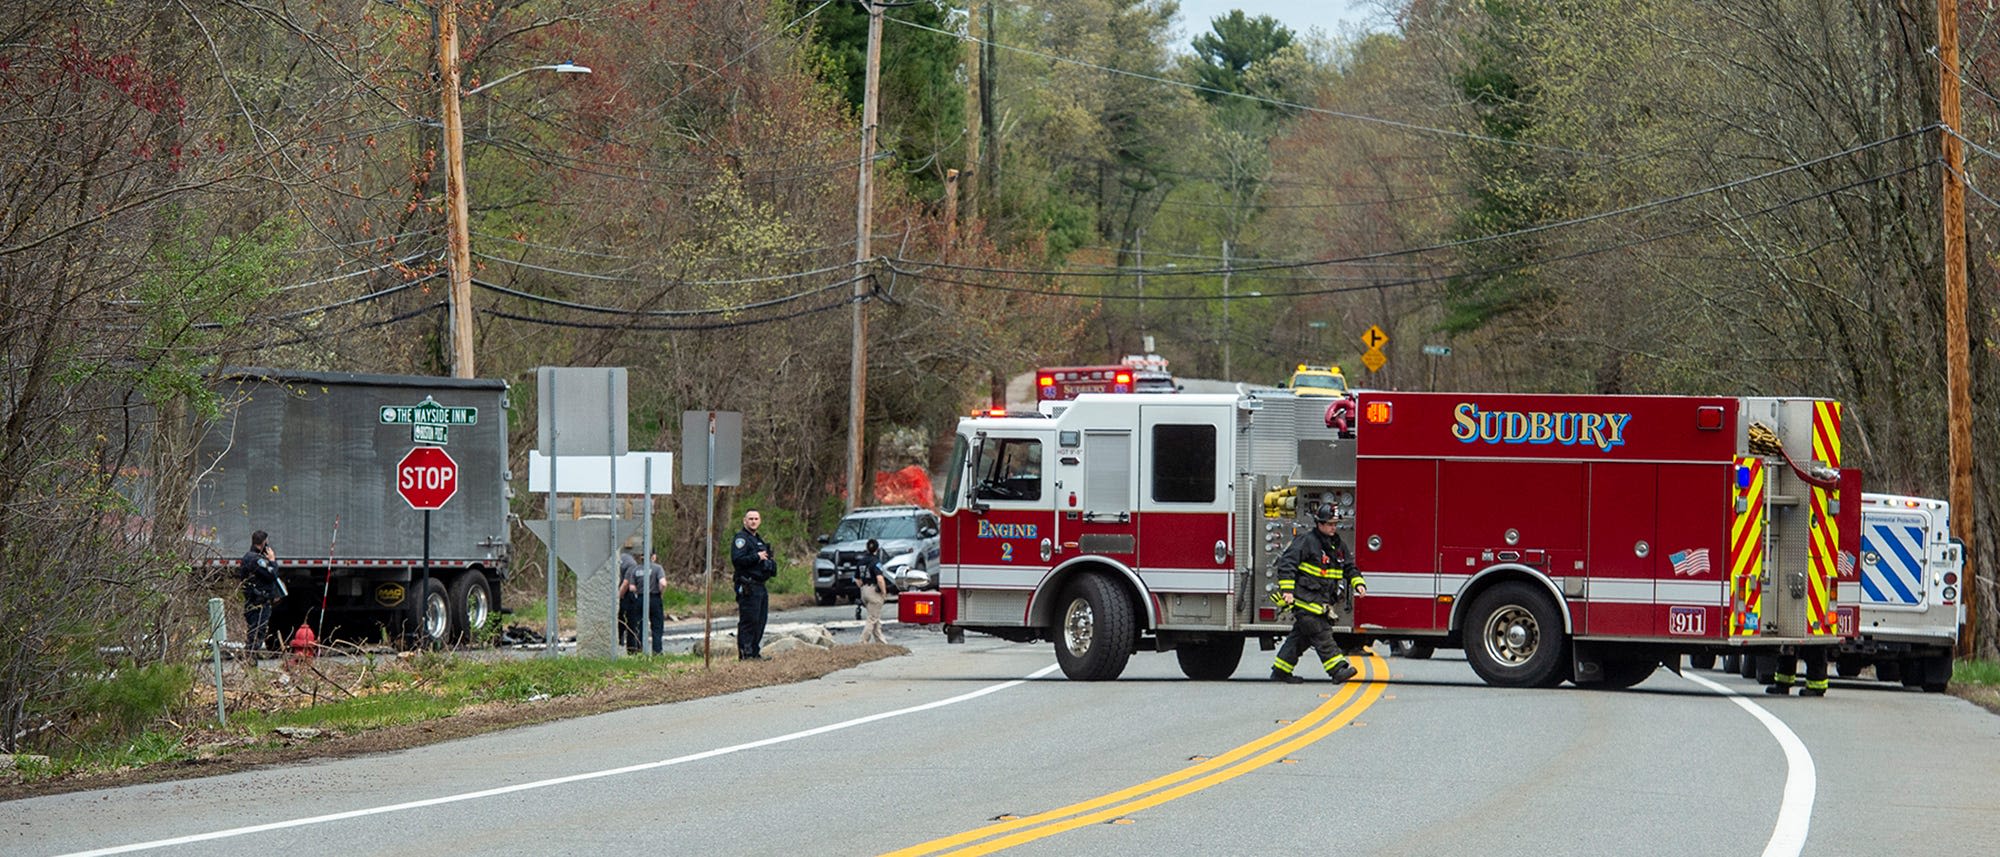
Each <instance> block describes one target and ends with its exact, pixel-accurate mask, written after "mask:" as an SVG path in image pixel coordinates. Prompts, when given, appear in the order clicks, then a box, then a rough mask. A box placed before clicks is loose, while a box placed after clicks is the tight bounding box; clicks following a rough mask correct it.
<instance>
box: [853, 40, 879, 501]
mask: <svg viewBox="0 0 2000 857" xmlns="http://www.w3.org/2000/svg"><path fill="white" fill-rule="evenodd" d="M881 86H882V7H881V6H879V5H876V4H875V3H874V2H873V0H870V2H869V3H868V74H867V84H866V87H865V88H864V89H863V90H862V93H861V166H860V169H858V170H856V171H855V173H856V174H857V175H858V176H859V178H858V179H857V180H856V187H855V194H854V331H853V332H854V337H853V338H854V343H853V346H852V347H853V352H852V353H851V354H850V355H849V367H850V368H849V372H848V377H847V382H848V399H847V510H848V511H850V512H851V511H854V507H855V506H858V505H861V491H862V477H863V476H864V475H865V474H863V473H862V470H863V468H865V467H866V466H867V460H868V459H867V456H865V455H863V454H862V453H863V451H864V447H866V446H867V444H868V420H867V415H868V277H867V274H868V258H869V256H870V255H871V251H870V250H869V248H868V240H869V230H870V229H871V228H872V224H873V221H874V217H875V189H874V183H873V179H874V174H875V109H876V106H877V105H876V102H877V101H878V98H877V94H878V93H879V92H880V91H881Z"/></svg>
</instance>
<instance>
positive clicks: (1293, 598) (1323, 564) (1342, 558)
mask: <svg viewBox="0 0 2000 857" xmlns="http://www.w3.org/2000/svg"><path fill="white" fill-rule="evenodd" d="M1312 514H1313V528H1312V529H1310V530H1307V531H1306V532H1303V533H1300V534H1299V537H1298V538H1296V539H1293V540H1292V544H1291V546H1290V547H1287V548H1285V552H1284V553H1283V554H1280V555H1279V556H1278V595H1279V597H1280V599H1281V600H1282V601H1283V602H1284V604H1285V606H1287V607H1289V608H1291V611H1292V632H1291V633H1290V634H1287V635H1285V642H1284V645H1282V646H1279V647H1278V659H1277V661H1276V662H1275V663H1273V664H1271V680H1272V681H1282V682H1286V683H1288V684H1302V683H1304V682H1305V679H1303V678H1300V677H1298V676H1296V675H1293V674H1292V671H1293V669H1294V668H1296V667H1297V666H1298V658H1299V655H1301V654H1304V653H1305V650H1306V647H1307V646H1308V645H1310V646H1311V647H1312V649H1313V651H1315V652H1318V653H1319V660H1320V664H1321V665H1322V666H1324V667H1326V673H1327V676H1328V677H1329V678H1332V679H1333V683H1334V684H1340V683H1342V682H1345V681H1347V680H1348V679H1350V678H1353V677H1354V676H1355V675H1357V674H1358V673H1359V672H1360V671H1359V670H1356V669H1355V668H1354V665H1353V664H1350V663H1348V662H1347V655H1345V654H1342V653H1341V651H1340V646H1339V644H1337V643H1336V642H1335V641H1334V639H1333V620H1334V616H1335V614H1336V609H1337V606H1338V604H1339V602H1340V601H1342V600H1343V599H1344V598H1345V597H1346V595H1347V592H1346V590H1347V584H1348V583H1349V582H1350V581H1349V579H1348V575H1349V572H1351V571H1352V570H1353V568H1354V559H1353V557H1352V556H1351V555H1350V554H1348V552H1347V544H1346V543H1344V542H1342V541H1341V540H1340V536H1339V534H1337V533H1335V532H1334V521H1335V518H1334V513H1333V507H1332V506H1330V505H1323V506H1320V507H1318V508H1316V509H1314V510H1313V513H1312ZM1351 582H1352V583H1353V585H1354V591H1355V594H1357V595H1358V594H1363V593H1366V592H1367V591H1368V586H1367V584H1366V583H1365V582H1363V581H1362V579H1361V576H1360V575H1359V574H1355V575H1354V576H1353V578H1352V581H1351Z"/></svg>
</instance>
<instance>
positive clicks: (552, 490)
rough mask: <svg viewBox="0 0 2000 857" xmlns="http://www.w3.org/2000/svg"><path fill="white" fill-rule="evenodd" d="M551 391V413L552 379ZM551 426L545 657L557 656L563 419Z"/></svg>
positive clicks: (552, 405) (552, 408) (551, 398)
mask: <svg viewBox="0 0 2000 857" xmlns="http://www.w3.org/2000/svg"><path fill="white" fill-rule="evenodd" d="M547 387H548V393H549V413H551V414H558V413H561V411H558V410H556V384H555V383H554V382H553V379H551V383H549V384H548V385H547ZM551 423H552V424H551V425H550V426H549V635H548V639H547V641H546V643H547V646H548V648H546V649H543V650H542V655H543V656H544V657H550V658H553V657H555V656H556V545H557V544H558V541H557V535H556V518H558V517H560V516H559V515H557V514H556V457H557V455H558V454H559V453H560V451H561V449H562V421H561V420H551Z"/></svg>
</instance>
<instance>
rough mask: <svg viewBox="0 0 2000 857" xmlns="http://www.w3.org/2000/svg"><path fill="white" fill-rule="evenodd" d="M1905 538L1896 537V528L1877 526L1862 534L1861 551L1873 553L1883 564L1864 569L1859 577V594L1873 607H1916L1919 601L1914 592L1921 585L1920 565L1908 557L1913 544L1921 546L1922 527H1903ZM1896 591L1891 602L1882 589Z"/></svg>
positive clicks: (1910, 555) (1879, 563)
mask: <svg viewBox="0 0 2000 857" xmlns="http://www.w3.org/2000/svg"><path fill="white" fill-rule="evenodd" d="M1902 529H1903V531H1904V535H1903V536H1902V537H1899V536H1898V534H1897V532H1896V528H1895V527H1892V526H1887V525H1882V524H1877V525H1875V526H1874V527H1873V528H1872V531H1871V532H1867V533H1864V534H1863V537H1862V539H1861V549H1862V550H1863V551H1868V552H1873V553H1874V554H1875V555H1876V556H1878V557H1881V558H1882V561H1881V562H1878V563H1875V564H1874V565H1873V566H1872V567H1870V568H1868V569H1865V570H1864V573H1863V574H1862V575H1861V592H1862V594H1863V595H1864V596H1866V598H1867V600H1869V601H1873V602H1876V603H1891V604H1918V603H1921V601H1922V598H1921V596H1920V595H1919V594H1918V592H1917V590H1918V589H1921V587H1922V585H1923V564H1922V563H1921V562H1919V561H1918V559H1917V557H1916V556H1915V555H1913V554H1911V553H1910V547H1911V545H1913V544H1922V543H1923V540H1924V530H1923V528H1922V527H1903V528H1902ZM1885 584H1886V585H1887V586H1888V587H1890V588H1892V589H1894V590H1895V597H1894V598H1890V597H1888V596H1887V595H1886V594H1885V593H1884V592H1883V588H1882V587H1883V586H1884V585H1885Z"/></svg>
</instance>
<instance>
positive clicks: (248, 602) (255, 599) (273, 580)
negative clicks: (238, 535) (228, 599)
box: [236, 530, 285, 660]
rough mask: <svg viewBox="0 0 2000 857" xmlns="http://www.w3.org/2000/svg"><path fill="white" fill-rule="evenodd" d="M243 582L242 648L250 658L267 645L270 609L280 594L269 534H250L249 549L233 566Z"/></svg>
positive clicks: (273, 550) (265, 648)
mask: <svg viewBox="0 0 2000 857" xmlns="http://www.w3.org/2000/svg"><path fill="white" fill-rule="evenodd" d="M236 576H237V577H238V578H239V579H240V580H242V581H243V625H244V628H245V629H246V631H247V632H248V633H246V634H245V635H244V638H243V651H244V652H245V653H246V654H248V655H249V656H250V658H251V659H252V660H255V659H256V658H257V653H258V652H260V651H274V650H275V649H273V648H271V643H272V637H271V608H272V607H273V606H275V605H276V604H277V603H278V599H280V598H282V597H284V591H285V586H284V583H283V582H282V581H281V580H279V579H278V555H277V551H276V550H275V549H273V548H272V547H271V535H270V534H269V533H266V532H264V531H263V530H258V531H256V532H254V533H251V534H250V552H249V553H246V554H244V555H243V560H242V562H240V563H238V565H237V567H236Z"/></svg>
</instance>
